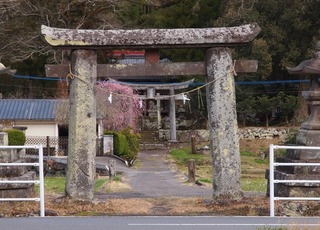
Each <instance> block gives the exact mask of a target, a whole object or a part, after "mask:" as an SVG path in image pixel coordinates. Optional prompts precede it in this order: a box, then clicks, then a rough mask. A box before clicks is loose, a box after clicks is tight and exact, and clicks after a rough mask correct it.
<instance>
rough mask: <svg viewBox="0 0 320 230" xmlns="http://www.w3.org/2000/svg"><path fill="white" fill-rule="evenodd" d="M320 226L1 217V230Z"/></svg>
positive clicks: (253, 220) (315, 224)
mask: <svg viewBox="0 0 320 230" xmlns="http://www.w3.org/2000/svg"><path fill="white" fill-rule="evenodd" d="M276 227H287V229H294V230H300V229H301V230H305V229H308V230H310V229H320V218H288V217H284V218H279V217H276V218H271V217H204V216H194V217H143V216H129V217H128V216H121V217H116V216H109V217H42V218H41V217H32V218H30V217H29V218H3V219H0V229H1V230H35V229H45V230H57V229H58V230H102V229H112V230H150V229H151V230H181V229H183V230H195V229H197V230H259V229H261V230H265V229H274V228H276Z"/></svg>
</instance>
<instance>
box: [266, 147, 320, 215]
mask: <svg viewBox="0 0 320 230" xmlns="http://www.w3.org/2000/svg"><path fill="white" fill-rule="evenodd" d="M275 149H301V150H306V149H309V150H320V147H313V146H280V145H273V144H271V145H270V148H269V157H270V159H269V162H270V165H269V173H270V174H269V183H270V185H269V187H270V191H269V193H270V216H271V217H274V216H275V205H274V201H275V200H294V201H297V200H303V201H320V197H275V196H274V184H275V183H310V184H312V183H313V184H320V180H279V179H277V180H275V179H274V171H275V170H274V167H275V166H320V163H278V162H275V160H274V150H275Z"/></svg>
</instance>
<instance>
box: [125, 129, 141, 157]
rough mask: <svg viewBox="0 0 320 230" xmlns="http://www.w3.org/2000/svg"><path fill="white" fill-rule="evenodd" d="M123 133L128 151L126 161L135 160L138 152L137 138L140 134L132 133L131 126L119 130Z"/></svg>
mask: <svg viewBox="0 0 320 230" xmlns="http://www.w3.org/2000/svg"><path fill="white" fill-rule="evenodd" d="M121 133H122V134H123V135H125V137H126V139H127V142H128V147H129V148H128V152H127V154H126V159H127V160H128V161H132V160H135V159H136V158H137V155H138V152H139V150H140V145H139V139H140V135H139V134H137V133H134V132H133V130H132V129H131V128H127V129H124V130H122V131H121Z"/></svg>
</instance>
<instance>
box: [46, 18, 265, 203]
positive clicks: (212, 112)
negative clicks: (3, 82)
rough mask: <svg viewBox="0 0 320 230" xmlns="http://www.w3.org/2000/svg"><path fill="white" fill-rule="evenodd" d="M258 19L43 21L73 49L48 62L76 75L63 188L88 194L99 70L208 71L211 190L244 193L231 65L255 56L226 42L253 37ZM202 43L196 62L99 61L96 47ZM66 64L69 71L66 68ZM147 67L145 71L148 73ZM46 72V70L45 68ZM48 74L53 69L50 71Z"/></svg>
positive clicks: (235, 67)
mask: <svg viewBox="0 0 320 230" xmlns="http://www.w3.org/2000/svg"><path fill="white" fill-rule="evenodd" d="M259 32H260V27H259V26H258V25H257V24H248V25H243V26H238V27H222V28H204V29H142V30H76V29H60V28H51V27H47V26H42V34H43V35H44V38H45V40H46V41H47V42H48V43H49V44H50V45H51V46H53V47H55V48H59V49H68V50H71V69H70V70H69V66H67V65H65V66H52V65H51V66H47V73H48V72H50V71H51V73H55V74H57V77H61V76H66V75H68V74H69V76H70V75H71V76H73V77H74V79H73V80H72V81H71V84H70V111H69V113H70V115H71V116H70V121H69V156H68V171H67V182H66V193H67V195H68V196H69V197H71V198H75V199H89V200H90V199H92V198H93V185H94V177H95V124H96V120H95V119H96V104H95V95H94V86H95V83H96V78H97V77H99V76H104V77H105V76H106V74H107V76H108V75H109V76H110V75H118V76H119V75H120V74H129V75H130V74H134V75H136V76H137V75H138V76H140V75H141V74H142V76H150V75H152V74H154V75H158V76H172V75H176V76H180V75H206V76H207V78H206V81H207V82H208V83H210V84H208V85H207V101H208V103H207V104H208V116H209V123H210V142H211V144H210V148H211V154H212V157H213V190H214V191H213V196H214V197H216V198H223V197H228V198H234V197H239V196H241V195H242V192H241V186H240V153H239V152H240V151H239V140H238V135H237V130H238V125H237V117H236V103H235V92H234V90H235V89H234V75H235V72H255V71H256V69H257V62H256V61H237V62H236V63H234V62H233V60H232V55H231V49H230V48H229V47H234V46H237V45H243V44H246V43H248V42H250V41H252V40H253V39H254V38H255V37H256V36H257V34H258V33H259ZM198 47H199V48H207V51H206V60H205V62H201V63H151V64H145V65H139V66H138V65H98V64H97V54H96V50H97V49H146V50H151V52H154V51H155V50H157V49H160V48H198ZM70 71H71V73H70ZM146 74H147V75H146ZM47 76H48V75H47ZM49 76H51V77H52V75H50V74H49Z"/></svg>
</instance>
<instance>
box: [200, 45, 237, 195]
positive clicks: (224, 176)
mask: <svg viewBox="0 0 320 230" xmlns="http://www.w3.org/2000/svg"><path fill="white" fill-rule="evenodd" d="M206 61H207V82H213V81H214V82H213V83H212V84H209V85H208V86H207V88H206V90H207V106H208V116H209V129H210V150H211V155H212V157H213V159H212V171H213V172H212V173H213V196H214V197H216V198H222V199H223V198H228V199H230V198H237V197H241V196H242V192H241V185H240V176H241V175H240V149H239V138H238V134H237V132H238V124H237V112H236V100H235V87H234V69H233V66H234V65H233V61H232V57H231V49H229V48H222V47H221V48H212V49H208V50H207V52H206Z"/></svg>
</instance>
